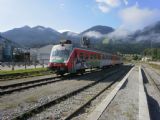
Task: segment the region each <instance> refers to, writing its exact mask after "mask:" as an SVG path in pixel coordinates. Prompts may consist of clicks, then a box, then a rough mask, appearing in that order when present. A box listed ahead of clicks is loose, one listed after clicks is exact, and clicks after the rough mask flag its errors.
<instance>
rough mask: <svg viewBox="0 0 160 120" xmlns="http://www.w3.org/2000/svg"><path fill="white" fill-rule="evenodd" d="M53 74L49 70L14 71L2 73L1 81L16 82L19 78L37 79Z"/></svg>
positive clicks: (0, 72) (0, 73)
mask: <svg viewBox="0 0 160 120" xmlns="http://www.w3.org/2000/svg"><path fill="white" fill-rule="evenodd" d="M50 74H53V72H51V71H50V70H48V69H47V68H32V69H26V70H14V71H4V70H2V71H0V75H2V76H1V78H0V80H12V79H13V80H14V79H18V78H28V77H36V76H43V75H50Z"/></svg>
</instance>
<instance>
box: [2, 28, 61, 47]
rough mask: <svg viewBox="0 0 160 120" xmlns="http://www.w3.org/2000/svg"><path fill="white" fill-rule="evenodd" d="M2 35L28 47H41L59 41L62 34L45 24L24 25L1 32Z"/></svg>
mask: <svg viewBox="0 0 160 120" xmlns="http://www.w3.org/2000/svg"><path fill="white" fill-rule="evenodd" d="M1 34H2V36H4V37H6V38H8V39H10V40H12V41H13V42H17V43H19V44H20V45H22V46H24V47H28V48H30V47H31V48H32V47H41V46H44V45H48V44H56V43H58V42H59V39H60V36H61V34H60V33H59V32H57V31H55V30H53V29H51V28H46V27H43V26H36V27H32V28H31V27H29V26H24V27H21V28H15V29H12V30H9V31H7V32H3V33H1Z"/></svg>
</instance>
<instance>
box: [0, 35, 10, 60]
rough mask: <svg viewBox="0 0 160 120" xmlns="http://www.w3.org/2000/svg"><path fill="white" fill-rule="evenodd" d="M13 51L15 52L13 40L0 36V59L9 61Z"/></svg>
mask: <svg viewBox="0 0 160 120" xmlns="http://www.w3.org/2000/svg"><path fill="white" fill-rule="evenodd" d="M12 52H13V46H12V42H11V41H9V40H7V39H6V38H4V37H2V36H0V60H1V61H7V62H8V61H11V60H12Z"/></svg>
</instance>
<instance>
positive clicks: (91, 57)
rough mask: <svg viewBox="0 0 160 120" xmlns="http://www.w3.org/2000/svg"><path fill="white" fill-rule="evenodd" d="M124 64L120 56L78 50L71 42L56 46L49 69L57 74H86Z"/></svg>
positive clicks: (85, 49)
mask: <svg viewBox="0 0 160 120" xmlns="http://www.w3.org/2000/svg"><path fill="white" fill-rule="evenodd" d="M118 64H122V58H121V57H120V56H118V55H114V54H110V53H105V52H102V51H97V50H90V49H87V48H76V47H73V44H72V43H71V41H70V40H66V41H65V42H61V43H60V44H58V45H54V46H53V48H52V51H51V54H50V60H49V64H48V67H49V68H50V69H51V70H54V71H55V72H56V73H57V74H61V75H63V74H64V73H76V72H81V73H83V72H85V69H87V68H104V67H107V66H114V65H118Z"/></svg>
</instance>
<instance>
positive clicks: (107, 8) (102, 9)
mask: <svg viewBox="0 0 160 120" xmlns="http://www.w3.org/2000/svg"><path fill="white" fill-rule="evenodd" d="M98 8H99V9H100V10H101V11H102V12H103V13H107V12H109V10H110V9H109V7H108V6H106V5H103V4H100V5H99V6H98Z"/></svg>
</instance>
